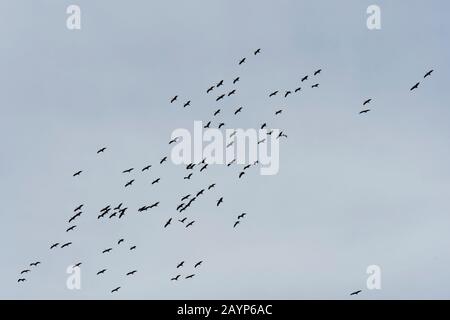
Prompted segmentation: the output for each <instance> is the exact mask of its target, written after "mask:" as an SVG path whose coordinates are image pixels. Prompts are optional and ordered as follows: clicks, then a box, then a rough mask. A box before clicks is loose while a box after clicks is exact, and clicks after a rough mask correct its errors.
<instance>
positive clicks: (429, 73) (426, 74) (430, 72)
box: [423, 70, 434, 79]
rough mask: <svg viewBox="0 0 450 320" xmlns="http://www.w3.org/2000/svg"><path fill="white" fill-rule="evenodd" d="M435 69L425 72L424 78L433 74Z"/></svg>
mask: <svg viewBox="0 0 450 320" xmlns="http://www.w3.org/2000/svg"><path fill="white" fill-rule="evenodd" d="M433 71H434V70H430V71H428V72H427V73H425V75H424V76H423V78H424V79H425V78H426V77H429V76H431V74H432V73H433Z"/></svg>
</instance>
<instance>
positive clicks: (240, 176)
mask: <svg viewBox="0 0 450 320" xmlns="http://www.w3.org/2000/svg"><path fill="white" fill-rule="evenodd" d="M244 174H245V172H244V171H241V172H240V173H239V179H240V178H242V176H243V175H244Z"/></svg>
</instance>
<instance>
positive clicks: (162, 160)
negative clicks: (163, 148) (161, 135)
mask: <svg viewBox="0 0 450 320" xmlns="http://www.w3.org/2000/svg"><path fill="white" fill-rule="evenodd" d="M166 161H167V157H164V158H162V159H161V161H160V162H159V164H163V163H164V162H166Z"/></svg>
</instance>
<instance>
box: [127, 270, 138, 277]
mask: <svg viewBox="0 0 450 320" xmlns="http://www.w3.org/2000/svg"><path fill="white" fill-rule="evenodd" d="M136 272H137V270H133V271H130V272H128V273H127V276H133V275H134V274H135V273H136Z"/></svg>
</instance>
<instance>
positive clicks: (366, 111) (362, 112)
mask: <svg viewBox="0 0 450 320" xmlns="http://www.w3.org/2000/svg"><path fill="white" fill-rule="evenodd" d="M369 111H370V109H366V110H362V111H360V112H359V114H364V113H368V112H369Z"/></svg>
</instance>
